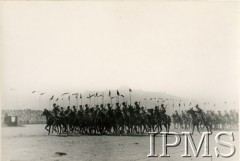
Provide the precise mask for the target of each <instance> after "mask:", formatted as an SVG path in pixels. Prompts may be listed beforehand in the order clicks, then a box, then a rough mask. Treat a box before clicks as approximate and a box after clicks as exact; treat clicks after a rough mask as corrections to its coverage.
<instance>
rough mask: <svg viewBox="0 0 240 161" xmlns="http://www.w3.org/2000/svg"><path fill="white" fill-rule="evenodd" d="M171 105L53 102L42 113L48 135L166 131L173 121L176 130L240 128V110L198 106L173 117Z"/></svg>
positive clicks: (176, 112)
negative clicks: (203, 108)
mask: <svg viewBox="0 0 240 161" xmlns="http://www.w3.org/2000/svg"><path fill="white" fill-rule="evenodd" d="M166 107H167V105H164V104H161V106H160V107H159V106H155V107H154V108H151V109H146V108H144V107H143V106H142V107H140V105H139V103H138V102H135V103H134V106H132V105H127V104H126V102H123V103H122V104H120V103H116V104H115V106H113V105H112V104H110V103H108V104H106V105H103V104H101V105H100V106H99V105H95V107H89V105H88V104H86V105H85V106H82V105H80V106H79V107H76V106H72V108H70V106H68V107H67V108H66V109H64V108H63V107H59V106H58V105H57V104H53V109H52V111H49V110H47V109H45V110H44V111H43V114H42V115H45V116H46V119H47V121H46V123H47V125H46V127H45V129H46V130H47V131H48V134H50V132H51V131H52V132H53V131H56V132H57V133H58V134H61V133H67V134H69V132H70V133H80V134H100V135H105V134H115V135H118V134H119V135H124V134H127V135H130V134H136V135H139V134H144V133H146V132H152V131H157V132H160V131H162V125H163V126H164V127H165V129H166V131H167V132H168V131H169V129H170V126H171V123H173V128H174V129H178V130H180V129H189V128H191V129H192V133H193V132H194V129H195V127H196V128H197V131H198V132H199V133H200V129H206V130H207V131H210V132H211V131H212V129H215V130H222V129H236V128H237V127H238V112H237V111H235V110H230V111H229V112H227V111H224V114H222V113H221V111H218V112H217V113H215V112H214V111H212V110H207V111H206V112H204V111H203V110H202V109H201V108H200V107H199V106H198V105H196V106H195V110H194V109H193V108H190V109H189V110H185V111H181V112H180V114H179V113H178V111H175V112H174V113H173V114H172V116H171V117H170V116H169V115H167V114H166Z"/></svg>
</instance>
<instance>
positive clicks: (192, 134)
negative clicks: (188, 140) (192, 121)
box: [192, 125, 195, 135]
mask: <svg viewBox="0 0 240 161" xmlns="http://www.w3.org/2000/svg"><path fill="white" fill-rule="evenodd" d="M192 126H193V128H192V135H193V133H194V129H195V125H192Z"/></svg>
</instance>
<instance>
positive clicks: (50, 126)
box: [48, 125, 51, 135]
mask: <svg viewBox="0 0 240 161" xmlns="http://www.w3.org/2000/svg"><path fill="white" fill-rule="evenodd" d="M50 131H51V125H50V126H49V129H48V135H49V134H50Z"/></svg>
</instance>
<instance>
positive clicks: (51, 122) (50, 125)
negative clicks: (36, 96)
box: [41, 109, 54, 135]
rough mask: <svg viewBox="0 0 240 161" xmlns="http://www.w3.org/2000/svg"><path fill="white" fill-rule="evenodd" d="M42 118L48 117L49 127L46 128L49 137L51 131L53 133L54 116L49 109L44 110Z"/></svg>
mask: <svg viewBox="0 0 240 161" xmlns="http://www.w3.org/2000/svg"><path fill="white" fill-rule="evenodd" d="M41 116H46V123H47V125H46V126H45V129H46V130H47V131H48V135H49V134H50V131H51V127H53V126H54V116H53V115H52V113H51V112H50V111H48V110H47V109H44V111H43V113H42V115H41ZM47 127H49V129H47Z"/></svg>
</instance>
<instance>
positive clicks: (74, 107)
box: [73, 106, 77, 115]
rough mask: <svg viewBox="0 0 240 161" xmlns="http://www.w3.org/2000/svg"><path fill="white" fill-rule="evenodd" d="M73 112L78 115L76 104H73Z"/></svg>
mask: <svg viewBox="0 0 240 161" xmlns="http://www.w3.org/2000/svg"><path fill="white" fill-rule="evenodd" d="M73 112H74V114H75V115H77V109H76V106H73Z"/></svg>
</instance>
